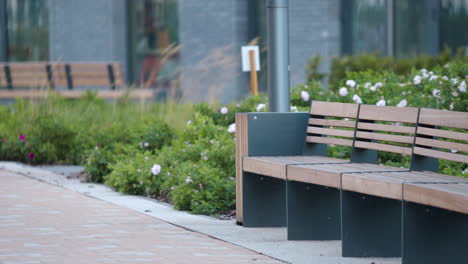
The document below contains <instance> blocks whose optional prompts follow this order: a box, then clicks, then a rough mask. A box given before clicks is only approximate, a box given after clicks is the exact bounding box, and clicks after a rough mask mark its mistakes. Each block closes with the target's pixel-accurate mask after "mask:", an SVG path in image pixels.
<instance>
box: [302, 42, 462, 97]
mask: <svg viewBox="0 0 468 264" xmlns="http://www.w3.org/2000/svg"><path fill="white" fill-rule="evenodd" d="M320 61H321V59H320V57H318V56H316V57H314V58H312V59H311V60H309V63H308V64H307V66H306V72H307V78H308V79H307V82H310V81H312V80H316V81H321V80H322V79H323V76H324V74H323V73H319V72H318V64H320ZM454 61H458V62H459V63H462V62H464V63H467V62H468V57H467V56H466V55H465V51H464V49H463V48H461V49H459V50H458V51H457V52H456V54H455V56H452V51H451V50H450V49H449V48H445V49H444V50H443V51H442V52H441V53H440V55H438V56H428V55H421V56H415V57H412V58H394V57H389V56H381V55H380V54H379V53H371V54H357V55H351V56H342V57H336V58H334V59H333V60H332V65H331V69H330V74H329V87H330V89H331V90H334V91H337V90H338V89H339V87H340V86H339V85H340V82H341V81H342V80H343V79H345V78H346V74H347V73H348V72H363V71H368V70H373V71H376V72H393V73H395V74H397V75H409V74H410V73H411V72H412V71H413V69H427V70H429V71H431V70H433V69H434V68H435V67H436V66H440V65H445V64H446V63H448V62H454Z"/></svg>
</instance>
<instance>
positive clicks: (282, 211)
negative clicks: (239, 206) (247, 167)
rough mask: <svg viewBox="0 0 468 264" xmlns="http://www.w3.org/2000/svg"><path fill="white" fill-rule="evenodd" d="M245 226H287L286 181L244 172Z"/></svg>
mask: <svg viewBox="0 0 468 264" xmlns="http://www.w3.org/2000/svg"><path fill="white" fill-rule="evenodd" d="M242 177H243V179H242V180H243V181H242V186H243V192H242V193H243V195H242V199H243V207H244V209H243V226H244V227H285V226H286V181H285V180H281V179H277V178H273V177H268V176H263V175H259V174H255V173H250V172H243V175H242Z"/></svg>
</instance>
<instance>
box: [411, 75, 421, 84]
mask: <svg viewBox="0 0 468 264" xmlns="http://www.w3.org/2000/svg"><path fill="white" fill-rule="evenodd" d="M413 83H414V85H418V84H420V83H421V76H419V75H416V76H414V78H413Z"/></svg>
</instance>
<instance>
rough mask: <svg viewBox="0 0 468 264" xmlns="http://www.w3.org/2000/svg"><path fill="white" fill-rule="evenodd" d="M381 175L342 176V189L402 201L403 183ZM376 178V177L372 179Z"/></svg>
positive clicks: (356, 174) (357, 174) (359, 174)
mask: <svg viewBox="0 0 468 264" xmlns="http://www.w3.org/2000/svg"><path fill="white" fill-rule="evenodd" d="M378 174H380V173H374V174H370V173H366V174H364V175H363V174H361V173H354V174H343V175H342V189H343V190H347V191H353V192H358V193H364V194H369V195H374V196H378V197H383V198H389V199H396V200H401V199H402V197H403V195H402V191H403V181H402V180H398V179H397V178H393V177H389V176H385V175H378ZM372 176H376V177H372Z"/></svg>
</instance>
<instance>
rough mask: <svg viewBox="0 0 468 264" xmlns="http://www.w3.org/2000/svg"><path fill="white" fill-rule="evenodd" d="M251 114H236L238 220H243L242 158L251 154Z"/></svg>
mask: <svg viewBox="0 0 468 264" xmlns="http://www.w3.org/2000/svg"><path fill="white" fill-rule="evenodd" d="M248 126H249V115H248V114H246V113H237V114H236V220H237V222H238V223H242V221H243V214H242V213H243V201H242V167H243V165H242V159H243V157H245V156H248V155H249V127H248Z"/></svg>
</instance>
